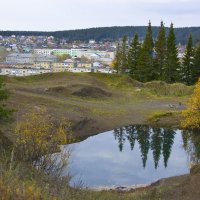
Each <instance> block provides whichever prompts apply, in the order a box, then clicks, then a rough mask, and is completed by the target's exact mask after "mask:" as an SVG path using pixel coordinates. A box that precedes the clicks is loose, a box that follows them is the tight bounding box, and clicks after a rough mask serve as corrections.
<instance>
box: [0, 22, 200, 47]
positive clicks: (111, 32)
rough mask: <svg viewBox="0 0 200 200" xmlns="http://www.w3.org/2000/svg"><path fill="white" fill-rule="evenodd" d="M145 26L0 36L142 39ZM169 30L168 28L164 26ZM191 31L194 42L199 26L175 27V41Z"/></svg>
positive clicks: (181, 40)
mask: <svg viewBox="0 0 200 200" xmlns="http://www.w3.org/2000/svg"><path fill="white" fill-rule="evenodd" d="M146 28H147V27H146V26H124V27H118V26H114V27H102V28H89V29H78V30H68V31H54V32H41V31H0V35H2V36H10V35H24V36H29V35H34V36H39V35H45V36H51V35H52V36H54V37H56V38H65V39H66V40H67V41H74V40H80V41H88V40H89V39H95V40H96V41H101V40H111V41H113V40H118V39H119V38H121V37H122V36H123V35H127V36H128V37H133V35H134V33H136V32H137V33H138V34H139V37H140V39H141V40H142V39H144V37H145V33H146ZM152 29H153V37H154V38H156V36H157V33H158V30H159V27H155V26H154V27H152ZM166 31H167V32H168V31H169V28H166ZM190 33H192V35H193V39H194V43H197V42H198V41H199V40H200V27H184V28H175V34H176V38H177V43H181V44H186V42H187V38H188V36H189V34H190Z"/></svg>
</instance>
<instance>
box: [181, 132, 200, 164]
mask: <svg viewBox="0 0 200 200" xmlns="http://www.w3.org/2000/svg"><path fill="white" fill-rule="evenodd" d="M182 138H183V147H184V149H185V151H186V152H187V154H188V161H189V163H190V165H195V164H200V131H199V130H194V131H188V130H185V131H182Z"/></svg>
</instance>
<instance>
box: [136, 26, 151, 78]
mask: <svg viewBox="0 0 200 200" xmlns="http://www.w3.org/2000/svg"><path fill="white" fill-rule="evenodd" d="M154 78H155V71H154V66H153V38H152V30H151V22H149V26H148V29H147V32H146V37H145V40H144V43H143V44H142V47H141V51H140V55H139V59H138V66H137V70H136V79H137V80H139V81H143V82H146V81H151V80H154Z"/></svg>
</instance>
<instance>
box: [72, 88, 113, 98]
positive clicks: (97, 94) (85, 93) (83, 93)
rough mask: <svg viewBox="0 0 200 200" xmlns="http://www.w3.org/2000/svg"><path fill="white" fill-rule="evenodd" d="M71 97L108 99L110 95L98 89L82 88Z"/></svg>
mask: <svg viewBox="0 0 200 200" xmlns="http://www.w3.org/2000/svg"><path fill="white" fill-rule="evenodd" d="M72 95H75V96H79V97H91V98H103V97H110V96H111V95H112V94H111V93H110V92H107V91H105V90H103V89H101V88H98V87H92V86H84V87H82V88H80V89H78V90H77V91H75V92H73V93H72Z"/></svg>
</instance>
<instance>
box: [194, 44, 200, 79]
mask: <svg viewBox="0 0 200 200" xmlns="http://www.w3.org/2000/svg"><path fill="white" fill-rule="evenodd" d="M193 78H194V79H193V80H194V82H193V83H196V82H197V81H198V78H200V43H199V44H198V46H197V48H196V49H195V52H194V77H193Z"/></svg>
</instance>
